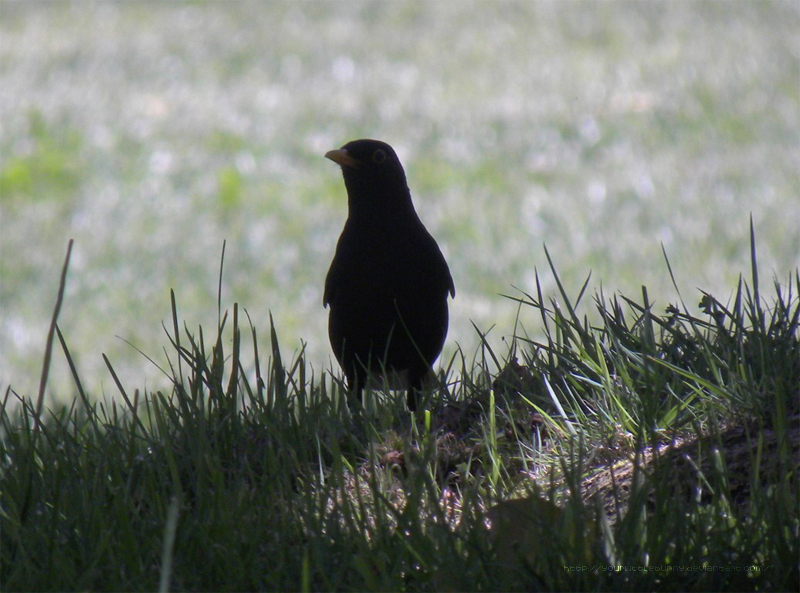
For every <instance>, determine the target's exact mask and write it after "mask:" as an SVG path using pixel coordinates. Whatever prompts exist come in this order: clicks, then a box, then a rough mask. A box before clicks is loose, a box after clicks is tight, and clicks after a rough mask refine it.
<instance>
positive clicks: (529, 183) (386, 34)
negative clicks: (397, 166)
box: [0, 0, 800, 396]
mask: <svg viewBox="0 0 800 593" xmlns="http://www.w3.org/2000/svg"><path fill="white" fill-rule="evenodd" d="M798 30H800V10H799V9H798V4H797V2H793V1H788V0H787V1H737V2H710V1H707V2H678V3H675V2H673V3H668V2H622V1H617V2H599V3H590V2H567V3H557V2H533V1H531V2H469V1H466V2H393V3H382V2H376V1H368V2H351V1H347V2H208V3H206V2H2V3H0V125H2V129H1V134H0V158H1V159H2V160H1V161H0V200H1V202H0V204H1V206H2V210H1V211H0V225H2V226H1V228H0V249H2V251H1V252H0V304H1V306H2V313H1V314H0V387H2V390H3V391H5V388H6V386H7V385H8V384H11V385H12V387H13V388H14V389H16V390H17V391H18V392H20V393H22V394H27V395H32V394H33V393H34V391H35V386H36V384H37V381H38V370H39V365H40V364H41V356H42V352H43V349H44V340H45V336H46V331H47V325H48V323H49V319H50V315H51V312H52V308H53V304H54V301H55V294H56V289H57V281H58V272H59V269H60V266H61V265H62V261H63V256H64V253H65V249H66V244H67V240H68V238H70V237H73V238H74V239H75V241H76V245H75V250H74V253H73V261H72V266H71V271H70V276H69V279H68V285H67V295H66V300H65V303H64V308H63V310H62V315H61V319H60V325H61V328H62V331H63V332H64V335H65V337H66V339H67V340H68V343H69V344H70V347H71V349H72V351H73V353H74V356H75V358H76V359H77V362H78V364H79V367H80V371H81V374H82V376H83V377H84V380H85V381H86V380H87V379H89V380H88V381H87V382H88V383H89V384H88V385H87V388H88V389H89V390H90V391H92V392H94V393H95V394H98V393H99V392H100V389H101V388H102V387H103V386H107V385H108V384H109V382H110V378H109V376H108V374H107V372H106V371H104V369H103V363H102V360H101V357H100V354H101V352H105V353H107V354H108V356H109V357H110V358H111V360H112V362H114V364H115V368H116V369H117V372H118V373H119V374H120V375H121V376H122V378H123V382H124V383H125V384H126V385H128V386H129V387H130V388H131V389H133V388H137V387H138V388H143V387H147V388H155V387H160V386H162V385H164V384H166V379H165V378H164V377H163V376H159V374H158V372H157V370H156V369H155V368H154V367H153V366H152V365H150V364H149V363H147V362H146V361H145V360H144V359H143V358H142V357H141V356H140V355H139V354H137V353H136V352H135V350H134V349H133V348H131V347H130V346H128V345H127V344H125V343H124V342H123V341H122V340H120V339H119V338H117V337H115V336H120V337H122V338H124V339H126V340H128V341H130V342H132V343H133V344H135V345H137V346H138V347H140V348H142V349H143V350H144V351H146V352H147V353H148V354H150V355H151V356H153V357H156V358H159V349H160V345H161V344H164V343H166V340H165V338H164V337H163V330H162V329H161V322H162V320H166V319H169V317H170V316H169V293H168V290H169V288H170V287H174V288H175V289H176V292H177V298H178V303H179V307H180V310H181V313H180V314H181V316H182V317H184V318H187V319H196V322H197V323H198V324H203V325H204V326H207V327H208V328H211V327H213V326H214V325H215V323H216V315H215V310H216V291H217V274H218V264H219V257H220V252H221V246H222V241H223V240H224V239H226V240H227V242H228V244H227V252H226V263H225V277H224V285H223V286H224V288H223V307H226V306H230V304H231V303H232V302H234V301H237V302H239V303H240V304H241V305H242V306H243V307H245V308H246V309H247V310H248V311H249V313H250V315H251V317H252V319H253V322H254V324H255V325H256V326H257V327H258V328H259V330H260V333H261V334H264V332H265V331H266V328H267V323H268V313H269V311H271V312H272V314H273V315H274V318H275V323H276V326H277V330H278V332H279V336H281V344H282V347H283V348H284V349H287V350H292V349H299V348H300V347H301V340H303V341H305V342H307V351H308V354H309V357H310V360H311V361H312V364H314V367H315V369H317V370H318V371H319V370H322V369H324V368H328V367H330V366H331V363H330V361H331V358H332V357H331V356H330V353H329V352H330V351H329V347H328V340H327V334H326V329H325V328H326V322H327V312H326V311H325V310H324V309H323V308H322V304H321V303H322V285H323V280H324V276H325V272H326V270H327V266H328V264H329V262H330V259H331V257H332V255H333V250H334V247H335V243H336V239H337V237H338V234H339V232H340V230H341V227H342V225H343V222H344V219H345V217H346V198H345V192H344V187H343V184H342V181H341V176H340V173H339V171H338V170H337V168H336V167H335V165H333V164H332V163H330V162H328V161H326V160H325V159H324V158H322V155H323V154H324V153H325V151H327V150H328V149H331V148H335V147H338V146H340V145H341V144H343V143H345V142H346V141H348V140H352V139H355V138H359V137H374V138H379V139H382V140H386V141H388V142H389V143H391V144H392V145H393V146H394V147H395V148H396V149H397V151H398V153H399V155H400V158H401V160H402V161H403V163H404V164H405V167H406V171H407V174H408V177H409V183H410V186H411V190H412V194H413V196H414V198H415V203H416V207H417V210H418V211H419V212H420V214H421V216H422V218H423V220H424V222H425V223H426V225H427V226H428V228H429V229H430V230H431V231H432V233H433V234H434V235H435V236H436V237H437V239H438V240H439V243H440V245H441V247H442V250H443V251H444V253H445V255H446V257H447V259H448V261H449V263H450V267H451V270H452V273H453V277H454V279H455V282H456V288H457V291H458V292H457V296H456V299H455V301H454V303H453V304H452V308H451V312H452V322H451V329H450V334H449V337H448V343H447V348H446V351H445V356H447V353H449V352H452V351H453V349H454V347H455V344H456V343H459V344H461V345H462V346H463V347H464V349H465V350H466V351H467V352H471V351H472V350H473V349H474V348H475V347H476V345H477V343H478V339H477V336H476V334H475V332H474V330H473V329H472V327H471V324H470V321H471V320H472V321H474V322H475V323H476V324H477V325H478V327H480V328H482V329H483V330H487V329H489V328H490V327H491V326H492V325H495V324H496V328H495V329H494V330H493V332H492V334H491V336H492V337H493V338H494V339H495V340H497V341H499V340H500V339H502V338H503V336H506V337H508V336H509V335H510V334H511V333H512V332H513V328H514V319H515V316H516V314H517V310H516V307H515V304H514V303H513V302H511V301H509V300H507V299H504V298H502V297H501V296H499V294H500V293H506V294H509V293H510V294H513V293H514V289H513V288H512V285H513V286H516V287H519V288H521V289H523V290H527V291H533V290H534V286H533V278H534V269H536V268H538V270H539V271H540V272H545V273H544V274H543V275H542V277H543V278H544V279H545V286H544V288H545V289H546V290H547V291H552V289H553V288H554V287H553V286H552V281H551V276H550V274H549V273H547V271H546V270H545V268H546V260H545V257H544V251H543V249H542V244H543V243H546V244H547V246H548V248H549V250H550V252H551V254H553V256H554V259H555V262H556V265H557V266H558V269H559V273H560V275H561V277H562V278H563V279H564V280H565V281H566V282H567V284H568V288H569V289H570V290H572V291H573V292H574V293H576V292H577V290H578V289H579V287H580V286H581V284H582V282H583V280H584V279H585V277H586V275H587V274H588V273H589V271H590V270H591V271H592V273H593V276H592V282H591V283H590V286H592V287H599V286H600V284H601V282H602V285H603V287H604V289H605V290H606V291H607V292H612V291H619V292H622V293H624V294H638V292H639V289H640V288H639V287H640V286H641V285H642V284H644V285H647V286H648V288H649V290H650V296H651V298H654V299H656V301H657V307H658V308H660V309H661V310H663V307H666V305H667V303H668V302H669V301H675V300H676V296H675V293H674V289H672V287H671V285H670V281H669V275H668V273H667V270H666V266H665V265H664V263H663V257H662V255H661V244H662V243H663V245H664V247H665V248H666V250H667V253H668V255H669V257H670V261H671V263H672V265H673V268H674V269H675V271H676V273H677V275H678V281H679V285H680V287H681V289H682V291H683V294H684V296H685V297H686V298H687V301H688V302H689V303H691V302H693V301H695V299H696V298H697V299H698V300H699V293H697V292H696V290H695V289H696V287H700V288H703V289H705V290H709V291H711V292H713V293H714V294H715V296H717V297H718V298H720V299H722V300H724V298H725V296H726V295H727V294H730V293H731V292H732V290H733V288H734V286H735V283H736V279H737V277H738V275H739V273H741V272H745V273H746V272H748V270H749V251H748V249H749V247H748V216H749V215H750V213H752V215H753V217H754V222H755V230H756V237H757V241H758V246H759V261H760V269H761V273H762V277H763V276H765V275H766V276H767V278H765V280H769V275H770V274H775V275H777V276H778V278H779V279H781V280H785V278H786V276H787V274H788V272H789V271H790V270H791V269H794V268H795V267H796V266H798V265H800V232H799V231H798V227H800V174H798V163H800V37H798V35H797V31H798ZM522 321H523V324H524V325H525V326H526V328H527V329H528V330H529V331H531V332H534V331H535V329H536V327H537V326H538V319H537V318H535V317H533V316H532V314H531V313H528V312H525V314H524V315H523V318H522ZM62 358H63V357H61V356H57V357H56V359H57V363H56V364H55V366H54V369H53V375H51V377H52V378H51V383H50V391H51V393H53V394H55V395H60V396H65V395H71V393H72V388H71V383H69V382H67V381H68V379H67V378H66V377H67V375H66V365H65V363H63V362H62V360H61V359H62ZM333 367H334V368H336V366H335V364H334V365H333ZM92 380H93V381H92ZM112 391H113V390H112Z"/></svg>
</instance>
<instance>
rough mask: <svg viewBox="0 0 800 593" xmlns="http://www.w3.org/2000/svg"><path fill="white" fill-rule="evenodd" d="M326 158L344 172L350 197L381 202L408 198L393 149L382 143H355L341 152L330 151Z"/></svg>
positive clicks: (401, 172) (343, 148)
mask: <svg viewBox="0 0 800 593" xmlns="http://www.w3.org/2000/svg"><path fill="white" fill-rule="evenodd" d="M325 158H328V159H330V160H332V161H333V162H334V163H336V164H337V165H339V166H340V167H341V168H342V174H343V175H344V183H345V186H347V193H348V195H349V197H350V201H351V206H353V203H352V202H353V199H354V198H355V199H358V200H360V199H362V198H363V199H365V200H369V201H370V202H372V203H373V205H374V203H375V202H380V201H382V200H384V199H387V200H392V201H395V200H397V199H398V198H399V197H401V196H402V198H403V199H405V197H406V196H407V197H408V200H409V201H410V194H409V193H408V186H407V185H406V174H405V171H403V165H401V164H400V159H398V158H397V154H396V153H395V151H394V149H393V148H392V147H391V146H389V145H388V144H386V143H385V142H381V141H380V140H353V141H352V142H348V143H347V144H345V145H344V146H342V147H341V148H338V149H336V150H330V151H328V152H327V153H326V154H325Z"/></svg>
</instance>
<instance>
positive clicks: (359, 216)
mask: <svg viewBox="0 0 800 593" xmlns="http://www.w3.org/2000/svg"><path fill="white" fill-rule="evenodd" d="M325 157H326V158H329V159H330V160H332V161H333V162H335V163H337V164H338V165H339V166H341V168H342V173H343V175H344V184H345V187H346V188H347V207H348V216H347V222H345V225H344V230H342V234H341V236H340V237H339V242H338V244H337V245H336V254H335V255H334V257H333V262H332V263H331V267H330V270H328V276H327V278H326V279H325V295H324V297H323V304H324V305H325V306H326V307H327V306H330V317H329V319H328V335H329V337H330V341H331V348H332V349H333V353H334V355H335V356H336V359H337V360H338V361H339V364H340V365H341V367H342V369H343V370H344V374H345V377H346V378H347V387H348V390H349V391H350V394H351V397H357V401H358V402H360V401H361V393H362V391H363V389H364V387H365V385H366V383H367V380H368V378H369V377H370V375H371V374H379V375H380V374H382V373H384V372H386V373H388V374H393V375H394V376H395V377H397V376H400V377H404V378H405V381H406V386H407V388H408V396H407V397H408V399H407V402H408V408H409V410H411V411H415V410H416V408H417V399H418V393H419V391H420V389H421V388H422V383H423V379H424V378H425V376H426V375H427V374H428V372H429V370H430V368H431V366H432V365H433V362H434V361H435V360H436V358H437V357H438V356H439V353H440V352H441V351H442V346H443V345H444V340H445V336H446V335H447V323H448V312H447V295H448V294H450V295H452V296H453V297H455V294H456V289H455V285H454V284H453V278H452V276H451V275H450V269H449V268H448V267H447V262H446V261H445V259H444V256H443V255H442V252H441V251H440V250H439V246H438V245H437V244H436V241H435V240H434V238H433V237H432V236H431V234H430V233H429V232H428V230H427V229H426V228H425V226H424V225H423V224H422V221H421V220H420V219H419V216H417V213H416V211H415V210H414V204H413V203H412V202H411V192H410V191H409V189H408V185H407V184H406V175H405V172H404V171H403V166H402V165H401V164H400V160H399V159H398V158H397V155H396V154H395V152H394V150H393V149H392V147H391V146H389V145H388V144H386V143H385V142H380V141H378V140H354V141H353V142H348V143H347V144H345V145H344V146H342V147H341V148H340V149H338V150H331V151H329V152H328V153H327V154H325Z"/></svg>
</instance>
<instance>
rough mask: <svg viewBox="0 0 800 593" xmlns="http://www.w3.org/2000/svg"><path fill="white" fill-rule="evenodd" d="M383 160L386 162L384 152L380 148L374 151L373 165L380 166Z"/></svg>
mask: <svg viewBox="0 0 800 593" xmlns="http://www.w3.org/2000/svg"><path fill="white" fill-rule="evenodd" d="M385 160H386V151H385V150H383V149H382V148H379V149H378V150H376V151H375V153H374V154H373V155H372V162H373V163H375V164H376V165H380V164H381V163H383V162H384V161H385Z"/></svg>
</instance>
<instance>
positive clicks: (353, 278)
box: [336, 224, 430, 293]
mask: <svg viewBox="0 0 800 593" xmlns="http://www.w3.org/2000/svg"><path fill="white" fill-rule="evenodd" d="M429 242H430V236H429V235H428V233H427V231H425V230H424V227H423V228H422V229H416V230H415V229H409V228H404V227H403V226H402V225H391V224H382V225H371V226H369V227H368V228H365V227H363V226H358V225H352V226H349V227H348V228H346V229H345V231H344V233H343V234H342V237H341V239H340V242H339V249H338V251H337V254H336V258H337V260H339V261H338V263H339V265H340V266H341V269H340V273H341V274H342V276H343V278H342V280H344V281H345V282H347V283H348V284H353V285H361V286H363V288H364V290H366V291H368V292H372V293H375V292H384V291H386V292H391V293H396V292H397V291H405V290H414V289H415V287H417V286H419V285H423V284H425V283H426V281H429V280H430V279H428V278H426V276H427V275H428V270H427V267H428V262H427V261H426V260H427V259H430V258H429V256H428V257H426V253H428V252H429V251H430V245H429Z"/></svg>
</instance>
